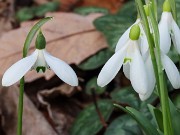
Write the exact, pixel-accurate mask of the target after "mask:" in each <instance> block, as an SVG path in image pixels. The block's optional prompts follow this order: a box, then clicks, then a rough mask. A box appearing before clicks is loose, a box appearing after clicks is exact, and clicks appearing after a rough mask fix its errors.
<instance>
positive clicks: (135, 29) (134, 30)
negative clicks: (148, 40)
mask: <svg viewBox="0 0 180 135" xmlns="http://www.w3.org/2000/svg"><path fill="white" fill-rule="evenodd" d="M139 36H140V28H139V25H138V24H135V25H133V26H132V27H131V30H130V33H129V38H130V39H131V40H138V39H139Z"/></svg>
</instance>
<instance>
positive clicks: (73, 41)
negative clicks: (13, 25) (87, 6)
mask: <svg viewBox="0 0 180 135" xmlns="http://www.w3.org/2000/svg"><path fill="white" fill-rule="evenodd" d="M47 16H54V19H53V20H52V21H50V22H48V23H47V24H45V25H44V26H43V28H42V31H43V33H44V35H45V37H46V41H47V47H46V49H47V51H48V52H50V53H51V54H52V55H54V56H55V57H58V58H60V59H62V60H64V61H65V62H67V63H68V64H76V65H78V64H79V63H80V62H82V61H83V60H84V59H86V58H87V57H89V56H91V55H93V54H95V53H96V52H97V51H99V50H101V49H102V48H106V47H107V43H106V40H105V38H104V37H103V35H102V34H101V33H100V32H98V31H97V30H96V29H95V28H94V26H93V24H92V22H93V20H94V19H96V18H97V17H99V16H101V14H91V15H89V16H86V17H84V16H80V15H77V14H73V13H60V12H59V13H50V14H48V15H47ZM35 22H37V21H30V22H26V23H23V24H22V26H21V28H19V29H15V30H12V31H10V32H7V33H5V34H3V35H2V36H1V37H0V43H1V44H0V58H1V61H0V67H1V70H0V74H3V73H4V72H5V70H6V69H7V68H9V67H10V66H11V65H12V64H13V63H15V62H16V61H18V60H19V59H21V57H22V48H23V43H24V41H25V38H26V36H27V34H28V32H29V30H30V29H31V28H32V26H33V24H35ZM34 50H35V47H34V41H33V42H32V46H31V47H30V51H31V52H32V51H34ZM53 75H54V73H53V72H52V71H49V70H47V72H46V73H45V74H36V72H35V71H30V72H28V74H27V75H26V79H25V80H26V81H32V80H35V79H37V78H39V77H45V78H46V79H50V78H51V77H52V76H53Z"/></svg>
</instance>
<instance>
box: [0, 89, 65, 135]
mask: <svg viewBox="0 0 180 135" xmlns="http://www.w3.org/2000/svg"><path fill="white" fill-rule="evenodd" d="M18 96H19V89H18V87H17V86H11V87H9V88H5V87H2V86H0V112H1V117H2V122H1V123H2V128H3V131H4V132H5V133H6V135H15V134H16V128H17V104H18ZM22 132H23V133H22V134H23V135H58V134H57V133H56V132H55V130H54V129H53V128H52V126H51V125H50V124H49V123H48V122H47V120H46V119H45V117H44V116H43V115H42V113H41V112H39V111H38V110H37V109H36V107H35V106H34V104H33V103H32V102H31V101H30V100H29V98H28V97H27V96H26V94H24V113H23V131H22ZM62 135H64V134H62Z"/></svg>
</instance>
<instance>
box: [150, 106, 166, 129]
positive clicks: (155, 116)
mask: <svg viewBox="0 0 180 135" xmlns="http://www.w3.org/2000/svg"><path fill="white" fill-rule="evenodd" d="M148 108H149V110H150V112H151V114H152V116H153V120H154V121H155V122H156V124H157V126H158V128H159V130H160V131H162V132H163V118H162V112H161V111H160V110H159V109H157V108H155V107H154V106H152V105H150V104H148Z"/></svg>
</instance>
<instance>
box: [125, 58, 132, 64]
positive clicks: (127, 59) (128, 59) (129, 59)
mask: <svg viewBox="0 0 180 135" xmlns="http://www.w3.org/2000/svg"><path fill="white" fill-rule="evenodd" d="M128 61H129V62H131V61H132V59H131V58H125V59H124V62H123V63H126V62H128Z"/></svg>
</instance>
